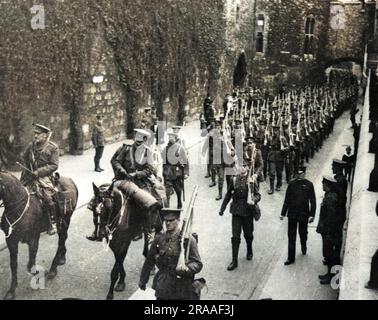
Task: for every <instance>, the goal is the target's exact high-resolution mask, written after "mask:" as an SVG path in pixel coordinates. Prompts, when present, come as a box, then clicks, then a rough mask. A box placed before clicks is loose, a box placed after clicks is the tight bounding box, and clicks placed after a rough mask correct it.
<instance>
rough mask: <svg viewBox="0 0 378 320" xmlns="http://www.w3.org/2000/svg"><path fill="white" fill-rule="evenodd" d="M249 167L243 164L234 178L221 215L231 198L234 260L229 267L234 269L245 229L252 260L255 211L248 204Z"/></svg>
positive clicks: (229, 269)
mask: <svg viewBox="0 0 378 320" xmlns="http://www.w3.org/2000/svg"><path fill="white" fill-rule="evenodd" d="M248 173H249V172H248V167H247V166H242V167H241V170H240V173H239V174H238V175H237V176H236V177H234V178H233V180H232V185H231V187H230V188H229V189H228V190H227V193H226V196H225V198H224V200H223V203H222V206H221V208H220V211H219V215H220V216H223V214H224V211H225V210H226V207H227V205H228V203H229V202H230V200H231V199H232V203H231V206H230V213H231V214H232V238H231V244H232V262H231V263H230V265H229V266H228V267H227V270H228V271H232V270H234V269H236V268H237V267H238V255H239V246H240V235H241V231H242V229H243V233H244V238H245V241H246V244H247V260H252V257H253V251H252V241H253V212H251V206H249V205H247V204H248V193H249V185H248V184H249V175H248Z"/></svg>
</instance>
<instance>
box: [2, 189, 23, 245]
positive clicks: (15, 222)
mask: <svg viewBox="0 0 378 320" xmlns="http://www.w3.org/2000/svg"><path fill="white" fill-rule="evenodd" d="M25 190H26V193H27V197H28V198H27V201H26V204H25V207H24V210H23V211H22V213H21V215H20V216H19V217H18V218H17V219H16V221H14V222H13V223H11V222H10V221H9V219H8V217H7V215H6V214H5V213H4V218H5V221H6V222H7V223H8V225H9V230H8V235H5V238H6V239H8V238H9V237H10V236H11V234H12V232H13V228H14V226H15V225H16V224H17V223H18V222H19V221H21V219H22V218H23V217H24V214H25V212H26V211H27V210H28V209H29V205H30V193H29V190H28V189H26V188H25ZM24 200H25V199H22V200H20V201H18V202H16V203H17V204H18V203H21V202H22V201H24ZM3 206H4V203H3Z"/></svg>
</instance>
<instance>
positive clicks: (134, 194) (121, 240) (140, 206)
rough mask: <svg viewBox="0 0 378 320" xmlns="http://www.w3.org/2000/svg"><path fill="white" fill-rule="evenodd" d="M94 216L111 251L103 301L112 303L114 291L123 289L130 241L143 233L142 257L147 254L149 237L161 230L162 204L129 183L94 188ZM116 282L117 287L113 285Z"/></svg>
mask: <svg viewBox="0 0 378 320" xmlns="http://www.w3.org/2000/svg"><path fill="white" fill-rule="evenodd" d="M93 187H94V193H95V197H96V198H97V203H99V206H98V207H97V209H95V210H97V214H98V215H99V216H100V236H101V237H105V238H106V240H107V242H108V245H109V248H110V249H111V250H112V251H113V254H114V257H115V263H114V266H113V269H112V271H111V276H110V288H109V292H108V294H107V297H106V299H107V300H112V299H113V296H114V290H115V291H117V292H121V291H124V290H125V278H126V271H125V269H124V267H123V262H124V260H125V258H126V255H127V252H128V249H129V246H130V244H131V242H132V240H133V239H134V238H135V237H136V236H137V235H138V234H140V233H141V232H143V233H144V241H145V242H144V250H143V255H144V256H146V255H147V252H148V244H149V241H148V236H147V235H148V234H149V233H152V231H153V230H155V231H156V232H158V231H160V230H161V226H162V224H161V221H160V219H159V218H160V216H159V209H160V208H161V203H159V201H158V200H156V199H155V198H154V197H153V196H152V195H150V194H149V193H148V192H147V191H145V190H142V189H139V188H138V187H137V186H136V185H135V184H134V183H132V182H127V181H125V182H123V183H122V185H120V186H118V187H113V186H110V187H109V189H107V190H104V189H100V188H97V187H96V186H95V185H93ZM117 280H118V283H117V285H116V282H117Z"/></svg>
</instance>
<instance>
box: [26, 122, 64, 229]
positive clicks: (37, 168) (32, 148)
mask: <svg viewBox="0 0 378 320" xmlns="http://www.w3.org/2000/svg"><path fill="white" fill-rule="evenodd" d="M33 126H34V141H33V142H31V143H30V144H29V145H28V147H27V148H26V150H25V152H24V155H23V162H24V165H25V167H26V169H28V170H26V169H24V170H23V171H22V174H21V182H22V183H23V184H24V185H25V186H26V187H28V189H30V190H31V191H32V192H36V194H37V195H38V196H39V197H40V198H41V199H42V201H43V204H44V206H45V208H46V210H47V211H48V216H49V221H50V227H49V230H48V234H49V235H53V234H55V233H56V232H57V227H56V211H57V209H56V204H55V201H54V196H55V194H56V189H55V187H54V185H53V176H52V175H53V173H54V172H55V171H56V170H58V166H59V147H58V146H57V145H56V144H55V143H53V142H52V141H50V137H51V134H52V132H51V130H50V129H49V128H47V127H45V126H43V125H41V124H33Z"/></svg>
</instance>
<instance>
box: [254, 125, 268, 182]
mask: <svg viewBox="0 0 378 320" xmlns="http://www.w3.org/2000/svg"><path fill="white" fill-rule="evenodd" d="M266 125H267V123H266V121H265V120H260V127H259V131H258V132H257V137H258V141H259V146H260V147H259V149H260V150H261V155H262V159H263V163H264V168H263V173H264V181H265V180H266V177H267V170H268V148H269V147H268V144H264V141H265V129H266Z"/></svg>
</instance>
